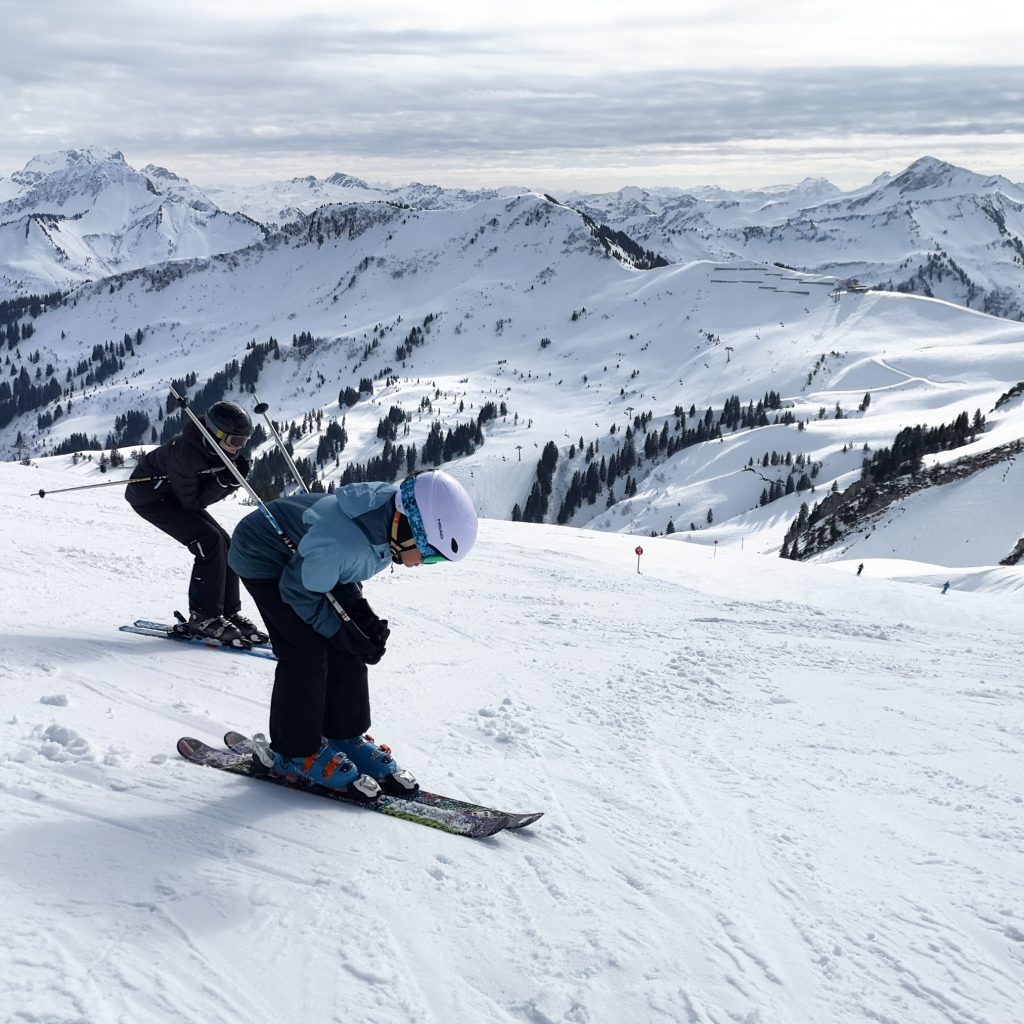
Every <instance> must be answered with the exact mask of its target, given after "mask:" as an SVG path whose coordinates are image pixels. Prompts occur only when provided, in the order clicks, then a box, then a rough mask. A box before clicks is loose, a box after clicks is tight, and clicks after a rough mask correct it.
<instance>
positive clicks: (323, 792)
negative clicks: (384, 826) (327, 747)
mask: <svg viewBox="0 0 1024 1024" xmlns="http://www.w3.org/2000/svg"><path fill="white" fill-rule="evenodd" d="M178 753H179V754H181V756H182V757H183V758H185V760H186V761H191V762H192V763H193V764H200V765H205V766H206V767H208V768H217V769H219V770H220V771H224V772H229V773H231V774H232V775H241V776H246V777H248V778H251V779H259V780H260V781H264V782H272V783H274V784H275V785H278V786H284V787H285V788H286V789H298V790H301V791H302V792H305V793H309V794H310V795H312V796H322V797H326V798H327V799H328V800H336V801H338V802H339V803H344V804H349V805H350V806H352V807H361V808H363V809H365V810H368V811H377V812H378V813H379V814H386V815H388V816H389V817H392V818H403V819H404V820H406V821H413V822H416V823H417V824H419V825H426V826H428V827H429V828H436V829H440V830H441V831H442V832H450V833H451V834H452V835H459V836H468V837H470V838H472V839H483V838H485V837H486V836H492V835H494V834H495V833H496V832H500V831H501V830H502V829H503V828H505V827H506V825H507V822H508V819H507V818H504V817H501V816H498V817H480V816H478V815H474V814H469V813H466V812H464V811H455V810H448V809H446V808H444V807H431V806H428V805H426V804H422V803H417V802H416V801H414V800H405V799H402V798H401V797H395V796H386V795H384V796H379V797H378V798H377V799H376V800H373V801H371V802H369V803H367V802H366V801H363V800H359V799H357V798H356V797H352V796H348V795H347V794H345V793H343V792H340V791H339V790H336V789H328V788H327V787H325V786H317V785H314V784H311V783H307V782H299V781H298V780H292V779H287V778H284V777H282V776H279V775H257V774H256V773H255V772H254V770H253V758H252V755H251V754H240V753H237V752H235V751H232V750H218V749H217V748H216V747H210V746H208V745H207V744H205V743H203V742H202V740H197V739H193V738H192V737H191V736H183V737H182V738H181V739H180V740H178Z"/></svg>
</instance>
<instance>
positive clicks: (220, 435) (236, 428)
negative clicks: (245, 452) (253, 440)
mask: <svg viewBox="0 0 1024 1024" xmlns="http://www.w3.org/2000/svg"><path fill="white" fill-rule="evenodd" d="M203 420H204V422H205V423H206V429H207V430H209V431H210V433H211V434H213V436H214V437H215V438H216V439H217V440H218V441H224V442H226V443H227V444H228V445H229V446H230V447H232V448H241V447H242V446H243V445H244V444H245V443H246V441H248V440H249V438H250V437H252V420H251V419H249V414H248V413H247V412H246V411H245V410H244V409H243V408H242V407H241V406H240V405H238V404H237V403H236V402H214V403H213V405H211V406H210V408H209V409H207V410H206V415H205V416H204V417H203Z"/></svg>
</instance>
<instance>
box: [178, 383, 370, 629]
mask: <svg viewBox="0 0 1024 1024" xmlns="http://www.w3.org/2000/svg"><path fill="white" fill-rule="evenodd" d="M170 391H171V394H172V395H173V396H174V400H175V401H176V402H177V403H178V405H179V406H180V407H181V409H182V411H183V412H184V413H185V414H186V415H187V416H188V417H189V419H190V420H192V422H193V423H194V424H195V425H196V427H198V428H199V432H200V433H201V434H202V435H203V437H205V438H206V440H207V441H208V442H209V443H210V444H211V445H212V447H213V450H214V451H215V452H216V453H217V454H218V455H219V456H220V459H221V462H223V463H224V465H225V466H227V467H228V469H229V470H231V473H232V475H233V476H234V478H235V479H236V480H237V481H238V482H239V483H240V484H241V485H242V486H243V487H244V488H245V489H246V490H247V491H248V492H249V496H250V497H251V498H252V500H253V501H254V502H256V505H257V507H258V508H259V510H260V511H261V512H262V513H263V515H264V516H266V519H267V522H268V523H270V525H271V527H272V528H273V530H274V532H275V533H276V534H277V536H278V537H279V538H280V539H281V542H282V543H283V544H284V546H285V547H286V548H287V549H288V550H289V551H291V552H292V553H293V554H294V553H296V552H297V551H298V550H299V546H298V545H297V544H296V543H295V541H293V540H292V539H291V537H289V536H288V534H287V533H285V532H284V530H282V529H281V524H280V523H279V522H278V521H277V520H276V519H275V518H274V513H273V512H271V511H270V509H269V508H267V506H266V505H265V504H264V503H263V500H262V499H261V498H260V496H259V495H258V494H257V493H256V492H255V491H254V490H253V489H252V485H251V484H250V483H249V481H248V480H246V479H245V477H244V476H242V474H241V473H239V472H238V467H237V466H236V465H235V464H234V463H233V462H232V461H231V460H230V459H229V458H228V456H227V452H225V451H224V449H223V448H221V446H220V444H219V443H218V442H217V440H216V438H214V436H213V435H212V434H211V433H210V432H209V430H207V429H206V424H205V423H203V421H202V420H201V419H200V418H199V417H198V416H197V415H196V414H195V413H194V412H193V411H192V410H191V409H190V408H189V405H188V399H187V398H184V397H183V396H182V395H179V394H178V392H177V391H175V390H174V387H173V385H172V386H171V389H170ZM324 597H325V598H327V603H328V604H329V605H330V606H331V607H332V608H333V609H334V610H335V612H337V613H338V616H339V617H340V618H341V620H342V622H348V623H351V624H352V625H353V626H355V628H356V629H357V630H359V632H360V633H363V631H362V630H361V629H359V627H358V626H357V625H356V624H355V622H353V621H352V618H351V617H350V616H349V614H348V612H346V611H345V609H344V608H342V607H341V605H340V604H339V603H338V599H337V598H336V597H335V596H334V595H333V594H332V593H330V592H328V593H326V594H324ZM363 636H366V634H365V633H363Z"/></svg>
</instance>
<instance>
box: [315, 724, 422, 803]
mask: <svg viewBox="0 0 1024 1024" xmlns="http://www.w3.org/2000/svg"><path fill="white" fill-rule="evenodd" d="M327 742H328V743H329V744H330V745H331V747H332V748H333V749H334V750H336V751H338V752H339V753H342V754H345V755H347V756H348V757H349V758H350V759H351V760H352V762H353V763H354V764H355V766H356V768H358V769H359V771H361V772H364V773H365V774H366V775H369V776H370V778H371V779H375V780H376V781H377V783H378V784H379V785H380V788H381V789H382V790H383V791H384V792H385V793H386V794H387V795H388V796H403V797H412V796H415V795H416V793H417V792H418V791H419V788H420V784H419V783H418V782H417V781H416V779H415V777H414V776H413V774H412V772H410V771H409V770H408V769H407V768H399V767H398V763H397V762H396V761H395V759H394V757H392V756H391V748H390V747H389V746H387V745H386V744H384V743H381V744H379V745H378V744H376V743H374V741H373V737H372V736H352V737H350V738H348V739H342V740H336V739H329V740H328V741H327Z"/></svg>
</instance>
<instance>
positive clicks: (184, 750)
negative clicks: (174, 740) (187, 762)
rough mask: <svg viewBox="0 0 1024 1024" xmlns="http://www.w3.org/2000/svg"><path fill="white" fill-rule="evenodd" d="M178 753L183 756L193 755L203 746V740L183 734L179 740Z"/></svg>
mask: <svg viewBox="0 0 1024 1024" xmlns="http://www.w3.org/2000/svg"><path fill="white" fill-rule="evenodd" d="M177 746H178V753H179V754H181V756H182V757H191V756H192V755H193V754H194V753H195V752H196V751H197V750H198V749H199V748H200V747H202V746H203V741H202V740H197V739H193V738H192V737H191V736H182V737H181V739H180V740H178V744H177Z"/></svg>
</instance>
